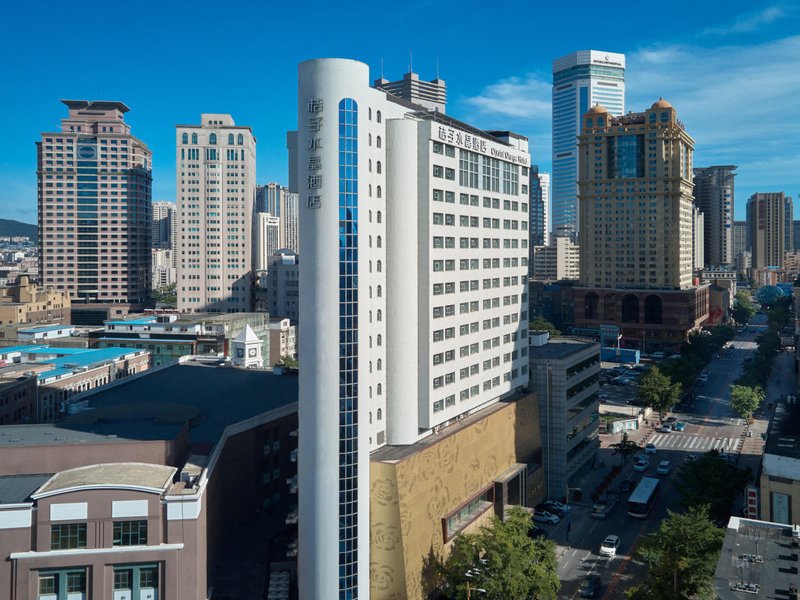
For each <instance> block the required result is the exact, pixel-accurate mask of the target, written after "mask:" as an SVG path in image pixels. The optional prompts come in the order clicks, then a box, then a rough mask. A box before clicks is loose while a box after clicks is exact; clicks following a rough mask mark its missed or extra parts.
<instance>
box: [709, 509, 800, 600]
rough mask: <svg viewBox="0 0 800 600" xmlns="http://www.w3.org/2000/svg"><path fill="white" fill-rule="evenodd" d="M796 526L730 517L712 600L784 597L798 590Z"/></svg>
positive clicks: (798, 533) (799, 542) (798, 529)
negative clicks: (713, 599)
mask: <svg viewBox="0 0 800 600" xmlns="http://www.w3.org/2000/svg"><path fill="white" fill-rule="evenodd" d="M798 554H800V526H798V525H795V526H787V525H784V524H780V523H772V522H768V521H756V520H754V519H743V518H740V517H731V518H730V521H728V527H727V528H726V529H725V539H724V540H723V542H722V551H721V552H720V556H719V559H718V561H717V568H716V570H715V572H714V598H716V599H717V600H745V599H747V598H786V599H787V600H795V599H796V598H797V597H798V590H799V589H800V580H798V576H797V557H798Z"/></svg>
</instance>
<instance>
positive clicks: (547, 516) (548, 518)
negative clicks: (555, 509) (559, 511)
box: [533, 509, 561, 525]
mask: <svg viewBox="0 0 800 600" xmlns="http://www.w3.org/2000/svg"><path fill="white" fill-rule="evenodd" d="M533 520H534V521H539V522H541V523H550V524H551V525H555V524H556V523H558V522H559V521H561V517H559V516H557V515H554V514H553V513H551V512H549V511H546V510H538V509H534V510H533Z"/></svg>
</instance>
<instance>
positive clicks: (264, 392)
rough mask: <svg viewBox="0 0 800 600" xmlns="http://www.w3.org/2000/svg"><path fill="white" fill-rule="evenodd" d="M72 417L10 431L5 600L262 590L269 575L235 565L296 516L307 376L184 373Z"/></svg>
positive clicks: (89, 405) (0, 442)
mask: <svg viewBox="0 0 800 600" xmlns="http://www.w3.org/2000/svg"><path fill="white" fill-rule="evenodd" d="M220 399H225V401H224V402H223V401H220ZM75 408H76V409H78V408H82V410H79V411H77V412H75V414H73V415H72V416H70V417H68V418H66V419H64V420H62V421H60V422H58V423H56V424H49V425H15V426H5V427H0V531H2V535H0V557H2V560H1V561H0V589H2V590H4V592H3V598H8V599H9V600H28V599H30V598H39V599H41V600H44V599H47V600H51V599H54V598H55V599H59V600H60V599H61V598H65V599H69V600H72V598H81V599H93V598H98V599H100V598H102V599H109V600H111V599H112V598H113V599H120V598H127V599H131V600H132V599H134V598H135V599H136V600H139V598H142V599H146V598H151V599H153V600H155V599H158V600H206V598H208V597H210V595H211V589H212V587H213V590H214V597H216V596H220V597H226V596H228V595H230V596H232V595H231V594H230V589H226V588H229V586H231V582H234V583H235V582H237V581H240V580H243V579H245V578H260V580H261V581H263V580H264V578H265V577H266V574H265V571H266V568H267V565H266V564H264V563H261V562H258V564H252V563H251V561H248V562H247V563H246V564H245V563H244V562H243V561H240V560H238V558H237V556H239V555H241V552H242V551H243V550H242V549H243V548H252V549H253V552H255V551H256V550H257V549H260V550H263V548H264V547H265V544H266V543H268V540H266V539H265V537H264V533H263V532H264V531H272V532H273V534H274V532H283V530H284V529H286V525H285V522H286V520H287V517H288V516H289V515H290V513H292V512H293V509H294V505H295V502H296V496H295V493H296V487H295V486H294V484H293V482H295V481H296V472H297V469H296V454H297V451H296V445H297V378H296V377H275V376H273V375H272V374H271V373H270V372H269V371H265V370H259V369H236V368H230V367H227V368H226V367H220V368H214V367H212V366H209V365H207V364H206V365H200V364H196V363H192V364H190V363H187V364H181V365H173V366H170V367H166V368H164V369H160V370H157V371H153V372H150V373H147V374H144V375H141V376H138V377H131V378H129V379H127V380H126V381H125V382H124V383H120V384H119V385H116V386H113V387H111V388H107V389H105V390H102V391H99V392H97V393H95V394H92V395H90V396H88V397H87V398H84V402H83V403H82V406H81V407H75ZM293 489H294V492H293V491H292V490H293ZM248 518H250V519H253V520H254V521H256V522H258V524H259V525H258V526H257V527H243V528H241V529H240V530H239V531H238V532H237V535H236V536H235V537H236V539H235V542H234V543H235V545H236V547H235V548H233V547H231V546H230V542H228V538H227V537H226V535H228V534H229V533H230V532H231V531H232V530H233V528H234V526H236V525H240V524H241V523H242V522H243V521H244V520H245V519H248ZM287 531H288V533H287V535H291V531H292V529H291V528H289V529H288V530H287ZM290 542H291V540H289V543H290ZM226 544H229V545H227V546H226ZM272 546H273V549H274V548H276V547H278V544H272ZM292 552H293V551H292V550H291V548H288V549H287V548H286V546H284V547H283V557H282V558H283V560H284V561H286V556H287V554H288V555H291V554H292ZM215 572H219V573H224V576H222V577H220V579H219V580H217V581H214V580H212V577H213V575H212V574H213V573H215ZM68 590H69V592H70V594H74V595H70V594H68V593H67V591H68Z"/></svg>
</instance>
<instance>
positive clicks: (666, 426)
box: [659, 423, 672, 433]
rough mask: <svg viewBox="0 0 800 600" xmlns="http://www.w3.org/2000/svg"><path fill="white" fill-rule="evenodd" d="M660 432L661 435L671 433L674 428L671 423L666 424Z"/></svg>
mask: <svg viewBox="0 0 800 600" xmlns="http://www.w3.org/2000/svg"><path fill="white" fill-rule="evenodd" d="M659 431H660V432H661V433H669V432H670V431H672V427H670V424H669V423H664V424H663V425H661V428H660V429H659Z"/></svg>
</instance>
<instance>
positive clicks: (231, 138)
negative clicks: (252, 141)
mask: <svg viewBox="0 0 800 600" xmlns="http://www.w3.org/2000/svg"><path fill="white" fill-rule="evenodd" d="M228 145H229V146H233V134H232V133H229V134H228Z"/></svg>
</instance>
